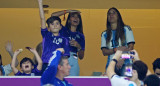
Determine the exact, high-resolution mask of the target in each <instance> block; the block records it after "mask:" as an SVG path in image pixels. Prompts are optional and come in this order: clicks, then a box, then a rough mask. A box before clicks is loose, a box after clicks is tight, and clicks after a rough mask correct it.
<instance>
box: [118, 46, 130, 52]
mask: <svg viewBox="0 0 160 86" xmlns="http://www.w3.org/2000/svg"><path fill="white" fill-rule="evenodd" d="M117 50H121V51H129V49H128V48H127V47H126V46H121V47H118V48H117Z"/></svg>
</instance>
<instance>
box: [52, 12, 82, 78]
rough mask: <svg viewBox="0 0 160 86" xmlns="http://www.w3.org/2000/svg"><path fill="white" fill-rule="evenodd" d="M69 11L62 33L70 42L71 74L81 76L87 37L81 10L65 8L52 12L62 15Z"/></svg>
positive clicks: (55, 14)
mask: <svg viewBox="0 0 160 86" xmlns="http://www.w3.org/2000/svg"><path fill="white" fill-rule="evenodd" d="M66 13H69V15H68V18H67V21H66V25H65V27H64V26H62V29H61V31H60V34H61V35H62V36H64V37H67V38H68V40H69V43H70V57H69V64H70V66H71V70H70V76H79V64H78V58H79V59H80V60H82V59H83V57H84V50H85V37H84V34H83V26H82V19H81V15H80V11H77V10H64V11H59V12H55V13H52V16H61V15H64V18H65V14H66Z"/></svg>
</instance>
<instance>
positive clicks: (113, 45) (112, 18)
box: [101, 7, 135, 75]
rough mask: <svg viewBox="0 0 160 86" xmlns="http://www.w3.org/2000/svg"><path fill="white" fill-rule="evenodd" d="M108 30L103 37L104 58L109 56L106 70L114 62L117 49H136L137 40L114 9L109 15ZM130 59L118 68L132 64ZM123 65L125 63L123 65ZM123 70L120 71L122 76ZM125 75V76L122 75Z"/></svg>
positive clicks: (120, 62)
mask: <svg viewBox="0 0 160 86" xmlns="http://www.w3.org/2000/svg"><path fill="white" fill-rule="evenodd" d="M106 28H107V29H106V30H105V31H104V32H102V35H101V50H102V53H103V55H104V56H108V60H107V64H106V69H107V67H108V65H109V63H110V61H111V60H112V57H113V56H114V54H115V52H116V50H117V49H120V48H124V47H127V50H126V51H129V50H132V49H133V48H134V44H135V40H134V36H133V32H132V30H131V28H130V27H129V26H127V25H125V24H124V22H123V20H122V17H121V14H120V12H119V11H118V10H117V9H116V8H114V7H112V8H110V9H109V10H108V13H107V23H106ZM131 62H132V61H131V60H130V59H125V60H124V59H121V60H119V62H118V63H117V65H116V68H118V69H123V68H122V67H123V66H124V65H125V64H127V63H131ZM123 63H125V64H124V65H123ZM122 71H123V70H120V71H119V72H120V75H121V74H122ZM122 75H123V74H122Z"/></svg>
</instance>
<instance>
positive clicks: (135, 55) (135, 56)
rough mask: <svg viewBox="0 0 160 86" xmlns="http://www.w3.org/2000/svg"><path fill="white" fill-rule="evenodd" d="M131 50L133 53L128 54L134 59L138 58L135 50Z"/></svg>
mask: <svg viewBox="0 0 160 86" xmlns="http://www.w3.org/2000/svg"><path fill="white" fill-rule="evenodd" d="M131 52H134V53H135V54H134V55H133V54H130V56H132V57H134V59H135V60H140V59H139V56H138V53H137V51H136V50H131Z"/></svg>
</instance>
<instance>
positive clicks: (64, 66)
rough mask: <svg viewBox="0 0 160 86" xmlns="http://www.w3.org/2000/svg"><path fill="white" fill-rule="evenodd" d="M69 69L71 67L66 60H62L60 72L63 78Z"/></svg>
mask: <svg viewBox="0 0 160 86" xmlns="http://www.w3.org/2000/svg"><path fill="white" fill-rule="evenodd" d="M70 69H71V66H70V65H69V62H68V59H63V66H61V67H60V70H61V71H62V72H63V74H64V75H65V76H68V75H69V71H70Z"/></svg>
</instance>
